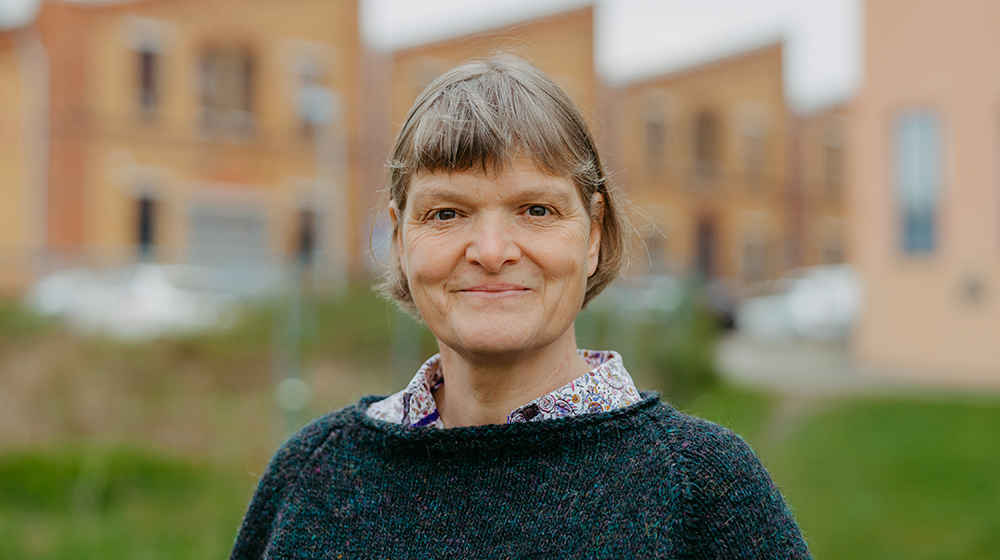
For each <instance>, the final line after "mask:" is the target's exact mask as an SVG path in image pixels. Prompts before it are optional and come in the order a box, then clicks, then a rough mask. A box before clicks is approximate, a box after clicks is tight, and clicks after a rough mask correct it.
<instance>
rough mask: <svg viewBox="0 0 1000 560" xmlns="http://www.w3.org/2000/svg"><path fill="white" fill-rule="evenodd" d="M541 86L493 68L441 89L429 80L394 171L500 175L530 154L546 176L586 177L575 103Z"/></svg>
mask: <svg viewBox="0 0 1000 560" xmlns="http://www.w3.org/2000/svg"><path fill="white" fill-rule="evenodd" d="M447 77H448V75H446V76H442V79H443V78H447ZM545 85H546V84H545V83H532V82H527V81H524V80H518V79H516V78H515V77H513V76H511V75H510V74H508V73H505V72H502V71H500V70H497V69H489V70H487V71H485V72H480V73H477V74H476V75H474V76H470V77H469V78H466V79H463V80H460V81H457V82H452V83H450V84H449V85H447V86H446V87H444V88H440V89H438V88H435V87H434V86H433V84H432V85H431V86H430V87H428V89H427V92H425V95H426V97H422V98H420V99H418V100H417V102H416V104H415V105H414V109H413V111H412V113H411V117H412V114H420V117H419V120H418V121H416V122H414V123H408V124H410V125H411V126H410V127H409V131H408V132H409V133H408V134H406V136H407V137H406V138H401V140H402V143H401V144H400V145H399V146H398V148H400V149H399V150H398V151H397V153H396V156H397V157H396V158H394V161H393V162H392V167H393V169H392V172H394V173H399V174H400V175H402V176H408V177H413V176H415V175H420V174H424V173H433V172H436V171H447V172H455V171H468V170H480V171H482V172H483V173H487V174H494V173H495V174H501V173H503V172H504V171H505V170H507V169H508V168H509V167H510V166H511V165H512V164H513V162H514V161H516V160H518V159H519V158H524V157H527V158H528V159H530V160H531V161H532V163H534V165H535V167H537V168H538V170H539V171H542V172H545V173H548V174H549V175H554V176H559V177H572V178H573V179H574V180H579V179H585V181H584V182H590V181H589V180H586V179H589V177H590V176H591V175H592V173H588V171H589V170H592V169H594V168H595V161H594V155H593V154H592V153H591V151H590V150H589V149H588V146H587V145H586V144H581V143H580V142H579V138H581V137H584V136H586V135H587V131H586V129H585V128H583V123H582V122H581V118H580V115H579V114H575V115H574V114H571V113H570V112H569V111H567V108H575V107H574V106H573V105H572V101H570V100H569V98H568V97H567V96H566V94H565V93H563V92H562V90H560V89H558V87H557V86H555V85H554V84H552V85H553V86H554V87H552V88H546V87H545ZM430 92H433V93H431V94H430V95H427V94H428V93H430ZM406 128H407V126H405V125H404V130H405V129H406Z"/></svg>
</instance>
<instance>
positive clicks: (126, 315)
mask: <svg viewBox="0 0 1000 560" xmlns="http://www.w3.org/2000/svg"><path fill="white" fill-rule="evenodd" d="M27 302H28V305H29V306H30V307H31V308H32V309H34V310H35V311H37V312H38V313H41V314H44V315H48V316H56V317H62V318H63V319H65V321H66V322H67V323H68V324H69V325H70V326H71V327H72V328H73V329H74V330H76V331H78V332H81V333H85V334H98V333H99V334H106V335H109V336H112V337H115V338H122V339H148V338H154V337H157V336H160V335H164V334H177V333H185V332H195V331H201V330H206V329H212V328H220V327H225V326H228V325H231V324H232V323H233V322H234V321H235V319H236V317H237V314H238V301H237V298H236V296H235V291H234V288H233V282H232V280H231V279H230V278H229V277H228V276H227V275H226V274H224V273H222V272H220V271H218V270H214V269H211V268H207V267H201V266H189V265H158V264H139V265H132V266H128V267H124V268H114V269H104V270H102V269H74V270H68V271H62V272H56V273H53V274H51V275H49V276H46V277H44V278H42V279H41V280H39V281H38V282H37V283H36V284H35V285H34V287H33V288H32V289H31V291H30V292H29V294H28V299H27Z"/></svg>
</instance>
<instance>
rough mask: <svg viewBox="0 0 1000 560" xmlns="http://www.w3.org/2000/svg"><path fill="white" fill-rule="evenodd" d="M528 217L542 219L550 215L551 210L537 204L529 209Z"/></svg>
mask: <svg viewBox="0 0 1000 560" xmlns="http://www.w3.org/2000/svg"><path fill="white" fill-rule="evenodd" d="M528 215H529V216H534V217H536V218H541V217H544V216H548V215H549V209H548V208H546V207H544V206H538V205H537V204H536V205H535V206H529V207H528Z"/></svg>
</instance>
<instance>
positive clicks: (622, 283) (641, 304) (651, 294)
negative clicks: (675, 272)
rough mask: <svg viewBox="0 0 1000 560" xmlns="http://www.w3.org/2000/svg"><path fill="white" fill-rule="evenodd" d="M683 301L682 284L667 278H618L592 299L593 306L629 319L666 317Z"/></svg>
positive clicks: (654, 276) (672, 278)
mask: <svg viewBox="0 0 1000 560" xmlns="http://www.w3.org/2000/svg"><path fill="white" fill-rule="evenodd" d="M683 301H684V286H683V283H682V282H681V281H680V280H678V279H677V278H675V277H673V276H668V275H637V276H622V277H620V278H618V279H617V280H615V281H614V282H613V283H612V284H611V285H610V286H608V288H607V290H606V291H605V293H604V294H601V296H600V297H598V298H597V299H595V300H594V304H595V307H597V308H600V309H608V310H613V311H616V312H627V313H630V314H632V315H633V316H639V315H644V314H658V315H669V314H670V313H673V312H674V311H676V310H677V309H678V308H679V307H680V305H681V304H682V303H683Z"/></svg>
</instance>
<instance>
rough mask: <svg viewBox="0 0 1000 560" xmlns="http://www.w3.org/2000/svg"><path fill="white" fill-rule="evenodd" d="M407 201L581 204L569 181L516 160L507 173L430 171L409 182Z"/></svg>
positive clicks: (579, 197) (470, 170) (578, 194)
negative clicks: (490, 199)
mask: <svg viewBox="0 0 1000 560" xmlns="http://www.w3.org/2000/svg"><path fill="white" fill-rule="evenodd" d="M408 191H409V192H408V198H409V199H410V200H411V201H412V203H413V204H414V205H417V204H420V203H422V202H426V201H427V200H428V199H438V198H446V199H462V200H473V201H474V200H476V199H478V198H484V197H499V198H501V199H507V198H522V197H528V198H532V197H534V198H546V199H553V200H555V201H563V202H567V203H569V202H573V201H579V202H582V199H581V195H580V192H579V189H578V188H577V187H576V185H575V184H574V182H573V180H572V179H570V178H569V177H559V176H556V175H551V174H548V173H545V172H544V171H541V170H539V169H538V168H537V167H536V166H535V165H534V164H533V163H532V162H531V161H528V160H524V159H519V160H517V161H515V162H513V164H512V165H510V166H509V167H508V168H507V169H503V170H495V169H494V170H489V169H487V170H482V169H479V168H473V169H468V170H465V171H445V170H441V171H433V172H425V173H420V174H418V175H415V176H414V177H413V178H412V179H411V180H410V185H409V189H408Z"/></svg>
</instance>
